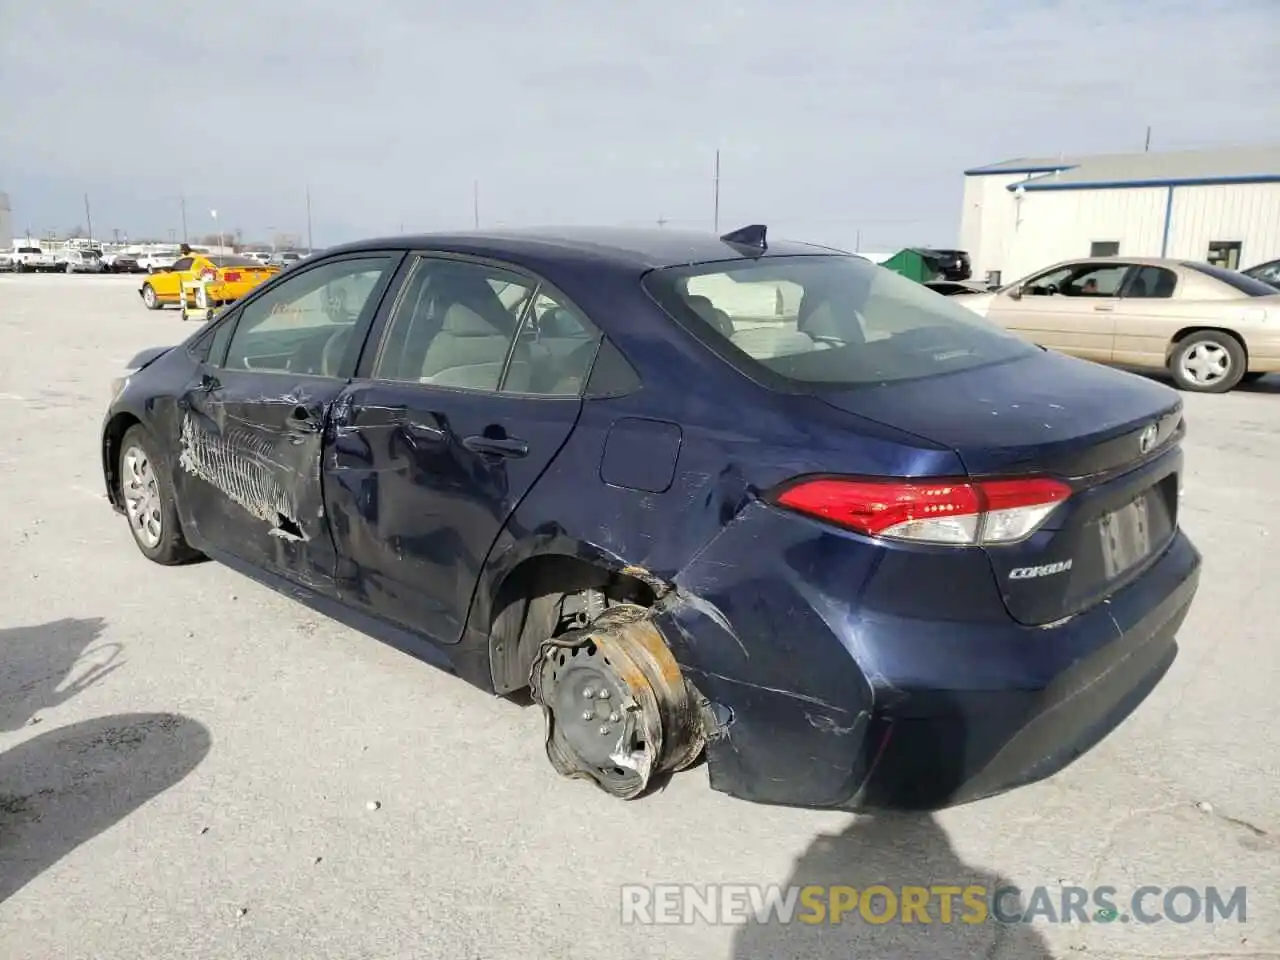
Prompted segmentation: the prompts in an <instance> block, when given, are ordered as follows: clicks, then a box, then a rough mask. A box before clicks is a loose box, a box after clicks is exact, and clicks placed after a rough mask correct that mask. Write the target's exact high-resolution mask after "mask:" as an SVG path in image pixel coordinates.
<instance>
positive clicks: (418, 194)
mask: <svg viewBox="0 0 1280 960" xmlns="http://www.w3.org/2000/svg"><path fill="white" fill-rule="evenodd" d="M0 91H2V93H0V190H3V191H6V192H8V193H9V195H10V200H11V203H12V206H13V211H14V229H15V231H23V230H25V229H26V228H27V227H30V228H31V229H32V230H35V231H40V232H43V231H45V230H47V229H49V228H56V229H58V230H60V231H65V230H68V229H70V228H72V227H74V226H76V225H77V224H82V223H83V222H84V219H85V217H84V203H83V195H84V194H85V193H86V192H87V193H88V194H89V197H90V201H91V206H92V213H93V225H94V228H95V232H96V233H97V234H98V235H99V236H103V235H106V236H110V234H111V230H112V229H113V228H116V229H120V230H121V231H126V232H127V233H128V234H130V235H132V236H134V237H137V236H140V235H142V234H145V233H150V234H154V235H156V236H160V237H165V238H167V236H168V233H169V231H170V230H171V229H172V230H178V231H179V232H180V230H181V214H180V201H179V198H180V197H182V196H185V198H186V211H187V226H188V229H189V231H190V232H191V234H192V235H195V234H198V233H206V232H208V231H210V230H212V229H215V227H214V222H213V220H212V219H211V217H210V216H209V211H210V209H211V208H216V209H217V210H218V217H219V221H220V222H221V224H222V225H223V226H224V227H225V228H227V229H228V230H231V229H234V228H237V227H238V228H240V229H242V230H243V231H244V233H245V235H246V237H249V236H253V237H260V236H265V235H266V233H267V231H268V229H269V228H272V227H274V228H276V229H277V230H281V231H284V230H288V231H292V232H295V233H305V229H306V190H307V187H308V185H309V186H310V193H311V200H312V211H313V218H312V219H313V226H314V234H315V242H316V244H317V245H325V244H329V243H333V242H336V241H339V240H344V239H353V238H356V237H359V236H368V235H377V234H386V233H396V232H399V231H400V230H401V228H402V227H403V229H404V230H405V231H418V230H433V229H451V228H469V227H470V226H471V225H472V217H473V183H474V182H475V181H479V208H480V222H481V225H482V226H490V227H492V226H497V225H502V224H512V225H534V224H579V223H610V224H652V223H655V222H656V221H657V220H658V219H659V218H660V217H665V218H666V219H667V220H668V221H670V222H671V223H672V224H673V225H676V226H688V227H699V228H710V227H711V226H712V215H713V207H712V196H713V190H712V170H713V162H714V155H715V151H716V149H717V148H719V149H720V151H721V157H722V159H721V190H720V196H721V207H720V225H721V228H722V229H728V228H729V227H731V226H736V225H740V224H741V223H745V222H765V223H768V224H770V226H771V230H772V231H773V232H774V234H775V235H779V234H781V235H786V236H790V237H793V238H796V239H808V240H815V241H821V242H829V243H835V244H838V245H853V244H854V243H855V241H857V240H858V239H859V238H860V245H861V249H863V250H868V251H880V250H884V251H888V250H893V249H898V248H899V247H900V246H903V245H905V244H908V243H919V244H933V245H940V246H945V245H948V244H952V243H954V242H955V240H956V232H957V226H958V221H959V214H960V191H961V171H962V170H963V169H964V168H965V167H968V166H973V165H977V164H982V163H988V162H994V161H997V160H1002V159H1007V158H1010V157H1016V156H1026V155H1046V154H1047V155H1056V154H1058V153H1081V152H1123V151H1129V150H1134V151H1138V150H1141V149H1142V144H1143V138H1144V135H1145V130H1146V126H1147V125H1148V124H1150V125H1151V126H1152V127H1153V128H1154V133H1153V140H1152V149H1153V150H1154V149H1178V148H1184V149H1185V148H1194V147H1203V146H1219V145H1224V144H1236V143H1265V142H1276V141H1280V93H1278V91H1280V0H1074V2H1065V0H988V2H981V0H877V2H874V3H872V2H868V0H790V2H782V0H690V2H687V3H678V2H676V0H648V2H645V3H603V2H600V0H593V2H587V0H523V2H517V0H502V2H499V0H467V2H454V3H442V2H439V0H436V2H432V0H296V2H292V3H290V2H284V3H263V2H261V0H252V2H249V0H217V2H214V3H199V4H189V3H183V2H179V0H164V2H158V0H114V2H112V0H108V2H103V3H88V2H74V0H26V2H23V0H0Z"/></svg>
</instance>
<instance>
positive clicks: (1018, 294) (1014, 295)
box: [1009, 284, 1023, 300]
mask: <svg viewBox="0 0 1280 960" xmlns="http://www.w3.org/2000/svg"><path fill="white" fill-rule="evenodd" d="M1022 292H1023V291H1022V284H1018V285H1017V286H1016V287H1013V288H1012V289H1010V290H1009V299H1011V300H1021V299H1022Z"/></svg>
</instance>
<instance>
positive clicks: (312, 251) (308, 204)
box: [307, 184, 315, 255]
mask: <svg viewBox="0 0 1280 960" xmlns="http://www.w3.org/2000/svg"><path fill="white" fill-rule="evenodd" d="M314 252H315V248H314V247H312V245H311V184H307V253H308V255H309V254H311V253H314Z"/></svg>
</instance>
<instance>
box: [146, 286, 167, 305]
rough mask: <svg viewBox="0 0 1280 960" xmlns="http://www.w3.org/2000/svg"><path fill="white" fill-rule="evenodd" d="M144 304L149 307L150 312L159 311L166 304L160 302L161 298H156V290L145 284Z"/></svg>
mask: <svg viewBox="0 0 1280 960" xmlns="http://www.w3.org/2000/svg"><path fill="white" fill-rule="evenodd" d="M142 302H143V303H145V304H146V305H147V309H148V310H159V309H160V308H161V307H163V306H164V304H163V303H161V302H160V298H159V297H158V296H156V291H155V288H154V287H152V286H151V284H149V283H144V284H143V285H142Z"/></svg>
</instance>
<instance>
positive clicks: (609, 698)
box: [529, 604, 705, 800]
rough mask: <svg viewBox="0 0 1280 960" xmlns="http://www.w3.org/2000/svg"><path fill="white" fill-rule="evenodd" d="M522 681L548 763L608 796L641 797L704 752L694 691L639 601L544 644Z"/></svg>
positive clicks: (601, 616)
mask: <svg viewBox="0 0 1280 960" xmlns="http://www.w3.org/2000/svg"><path fill="white" fill-rule="evenodd" d="M529 685H530V687H531V688H532V691H533V697H534V699H535V700H537V702H538V703H540V704H541V705H542V713H543V716H544V717H545V718H546V722H547V735H546V744H547V757H548V759H550V761H551V765H552V766H553V767H555V768H556V771H557V772H559V773H560V774H562V775H563V776H566V777H572V778H577V779H586V780H591V781H593V782H594V783H595V784H596V785H597V786H599V787H600V788H601V789H603V790H605V791H606V792H608V793H610V794H612V795H614V796H615V797H620V798H621V799H623V800H630V799H631V798H633V797H636V796H638V795H640V794H641V793H643V792H644V790H645V788H646V787H648V785H649V782H650V780H651V779H652V777H653V776H654V775H655V774H659V773H665V772H675V771H677V770H683V769H684V768H685V767H687V766H688V765H689V764H691V763H693V761H694V760H696V759H697V758H698V754H699V753H701V751H702V747H703V744H704V742H705V738H704V735H703V731H702V724H701V715H700V712H699V710H698V706H697V698H696V696H695V694H694V692H693V691H692V690H691V689H690V687H689V686H688V685H687V684H686V683H685V679H684V675H683V674H682V673H681V672H680V667H679V665H678V664H677V663H676V661H675V657H673V656H672V654H671V651H670V650H669V649H668V648H667V645H666V643H665V642H664V641H663V639H662V634H661V633H660V632H659V631H658V628H657V627H656V626H654V624H653V622H652V620H650V619H649V617H648V611H647V610H645V609H644V608H643V607H638V606H634V605H632V604H619V605H618V606H615V607H610V608H609V609H608V610H606V611H605V612H604V613H603V614H601V615H600V616H599V617H597V618H596V619H595V620H594V621H593V622H592V623H591V624H590V625H589V626H587V627H584V628H583V629H581V630H572V631H570V632H568V633H565V634H562V635H561V636H558V637H553V638H551V639H549V640H545V641H543V643H542V646H541V647H540V648H539V649H538V653H537V655H536V656H535V657H534V660H533V668H532V671H531V672H530V676H529Z"/></svg>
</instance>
